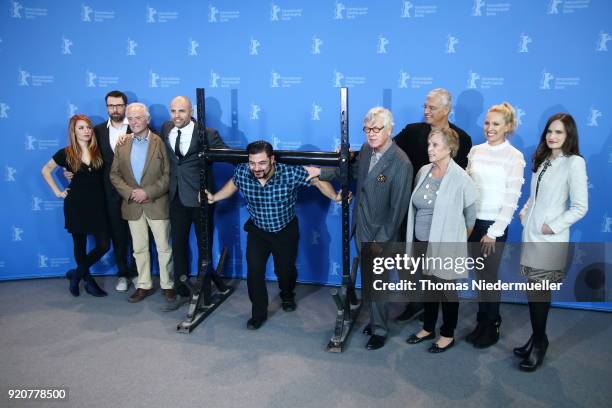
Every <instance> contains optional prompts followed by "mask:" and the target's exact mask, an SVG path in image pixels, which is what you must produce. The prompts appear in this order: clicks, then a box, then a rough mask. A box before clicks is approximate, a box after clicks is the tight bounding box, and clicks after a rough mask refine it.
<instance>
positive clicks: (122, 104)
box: [106, 103, 125, 110]
mask: <svg viewBox="0 0 612 408" xmlns="http://www.w3.org/2000/svg"><path fill="white" fill-rule="evenodd" d="M106 107H107V108H108V109H110V110H113V109H121V108H125V103H121V104H118V105H106Z"/></svg>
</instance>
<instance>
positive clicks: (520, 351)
mask: <svg viewBox="0 0 612 408" xmlns="http://www.w3.org/2000/svg"><path fill="white" fill-rule="evenodd" d="M532 347H533V334H532V335H531V337H529V340H527V343H525V344H524V345H522V346H521V347H516V348H514V350H513V351H514V355H515V356H517V357H520V358H525V357H527V356H528V355H529V354H531V349H532Z"/></svg>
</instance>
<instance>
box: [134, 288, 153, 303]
mask: <svg viewBox="0 0 612 408" xmlns="http://www.w3.org/2000/svg"><path fill="white" fill-rule="evenodd" d="M153 292H154V290H153V289H142V288H138V289H136V290H135V291H134V293H132V296H130V297H129V298H128V302H130V303H137V302H140V301H141V300H142V299H144V298H146V297H147V296H150V295H151V294H153Z"/></svg>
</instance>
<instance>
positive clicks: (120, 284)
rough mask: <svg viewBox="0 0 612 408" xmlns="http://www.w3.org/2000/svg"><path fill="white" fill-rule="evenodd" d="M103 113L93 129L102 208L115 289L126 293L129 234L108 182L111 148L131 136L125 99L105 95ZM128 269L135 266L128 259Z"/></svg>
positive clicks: (134, 275)
mask: <svg viewBox="0 0 612 408" xmlns="http://www.w3.org/2000/svg"><path fill="white" fill-rule="evenodd" d="M105 101H106V111H107V112H108V120H107V121H106V122H102V123H100V124H98V125H97V126H95V127H94V132H95V135H96V139H97V142H98V146H100V151H101V152H102V158H103V160H104V190H105V193H106V208H107V212H108V219H109V224H110V231H111V238H112V241H113V251H114V253H115V262H116V263H117V277H118V280H117V286H116V287H115V289H117V290H118V291H119V292H126V291H127V290H128V286H129V285H130V282H131V281H133V280H135V278H137V276H138V275H137V272H136V270H135V267H133V268H131V269H130V268H129V267H128V256H129V257H130V258H132V254H131V251H130V246H131V245H130V240H131V238H130V231H129V228H128V223H127V221H125V220H124V219H123V218H122V217H121V200H122V199H121V196H120V195H119V193H117V190H116V189H115V187H114V186H113V184H112V183H111V181H110V170H111V166H112V164H113V158H114V156H115V148H116V146H117V140H118V139H119V137H120V136H121V135H123V134H126V133H132V131H131V130H130V127H129V125H128V121H127V118H126V117H125V109H126V106H127V96H126V95H125V94H124V93H123V92H121V91H111V92H109V93H107V94H106V98H105ZM128 254H129V255H128ZM132 265H133V266H135V262H134V261H133V259H132Z"/></svg>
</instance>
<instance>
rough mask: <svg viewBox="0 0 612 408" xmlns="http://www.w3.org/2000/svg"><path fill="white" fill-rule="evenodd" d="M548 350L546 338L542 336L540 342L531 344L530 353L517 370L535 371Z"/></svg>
mask: <svg viewBox="0 0 612 408" xmlns="http://www.w3.org/2000/svg"><path fill="white" fill-rule="evenodd" d="M547 349H548V338H547V337H546V336H544V339H543V340H542V341H541V342H537V343H536V342H535V341H534V342H533V347H532V349H531V353H529V355H527V357H525V358H524V359H523V361H521V363H520V364H519V368H520V369H521V370H523V371H535V369H536V368H538V366H540V365H542V361H544V356H545V355H546V350H547Z"/></svg>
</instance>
